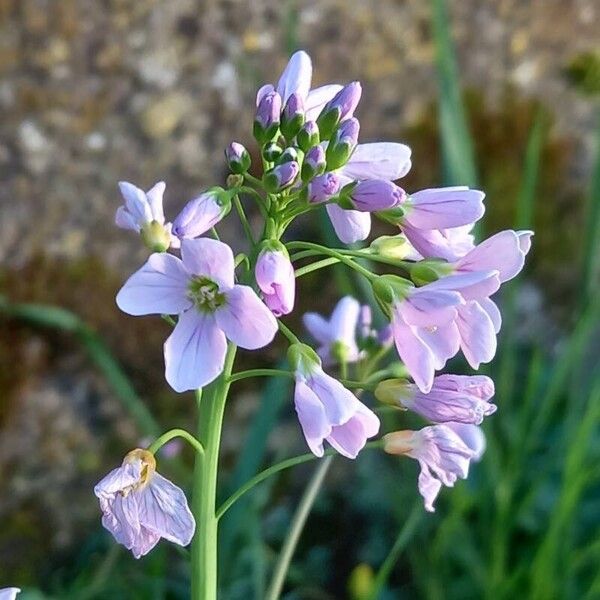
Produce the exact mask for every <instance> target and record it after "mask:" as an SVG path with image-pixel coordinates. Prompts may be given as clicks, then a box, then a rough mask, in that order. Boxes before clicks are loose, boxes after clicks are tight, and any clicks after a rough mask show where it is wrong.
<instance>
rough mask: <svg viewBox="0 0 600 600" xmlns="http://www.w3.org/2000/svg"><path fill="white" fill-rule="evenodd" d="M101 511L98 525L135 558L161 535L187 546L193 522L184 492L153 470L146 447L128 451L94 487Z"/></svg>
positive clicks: (150, 548) (142, 554)
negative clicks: (100, 521) (119, 464)
mask: <svg viewBox="0 0 600 600" xmlns="http://www.w3.org/2000/svg"><path fill="white" fill-rule="evenodd" d="M94 493H95V494H96V496H97V497H98V499H99V501H100V509H101V510H102V525H104V527H105V528H106V529H108V531H110V533H112V535H113V536H114V538H115V539H116V540H117V542H119V544H123V546H125V547H126V548H127V549H128V550H131V552H132V553H133V556H134V557H135V558H140V557H141V556H144V555H145V554H148V552H150V550H152V548H154V546H156V544H157V543H158V541H159V540H160V538H164V539H166V540H169V541H170V542H173V543H175V544H179V545H180V546H187V545H188V544H189V543H190V542H191V540H192V537H193V536H194V531H195V528H196V523H195V521H194V517H193V516H192V513H191V512H190V509H189V508H188V504H187V500H186V498H185V494H184V493H183V491H182V490H181V489H179V488H178V487H177V486H176V485H175V484H173V483H172V482H170V481H169V480H168V479H166V478H164V477H163V476H162V475H159V474H158V473H157V472H156V460H155V459H154V456H153V455H152V454H151V453H150V452H148V451H147V450H140V449H137V450H132V451H131V452H130V453H129V454H127V456H126V457H125V459H124V460H123V464H122V465H121V466H120V467H119V468H117V469H114V470H112V471H111V472H110V473H109V474H108V475H107V476H106V477H104V479H102V480H101V481H100V482H99V483H98V484H97V485H96V487H95V488H94Z"/></svg>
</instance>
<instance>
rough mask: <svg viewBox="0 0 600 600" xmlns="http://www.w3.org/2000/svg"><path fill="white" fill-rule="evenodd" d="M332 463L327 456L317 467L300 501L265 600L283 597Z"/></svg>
mask: <svg viewBox="0 0 600 600" xmlns="http://www.w3.org/2000/svg"><path fill="white" fill-rule="evenodd" d="M332 461H333V456H327V457H326V458H324V459H323V460H322V461H321V464H320V465H319V466H318V467H317V469H316V471H315V473H314V474H313V476H312V478H311V480H310V482H309V485H308V487H307V488H306V491H305V492H304V494H303V496H302V499H301V500H300V504H299V505H298V508H297V510H296V513H295V515H294V518H293V520H292V523H291V525H290V528H289V530H288V532H287V535H286V537H285V541H284V542H283V547H282V548H281V553H280V554H279V558H278V559H277V564H276V565H275V570H274V572H273V577H272V579H271V585H269V589H268V590H267V595H266V596H265V600H278V598H279V597H280V595H281V590H282V589H283V584H284V583H285V577H286V575H287V572H288V568H289V566H290V562H291V560H292V556H293V554H294V550H295V549H296V546H297V544H298V540H299V539H300V534H301V533H302V529H303V528H304V524H305V523H306V519H307V518H308V514H309V513H310V510H311V508H312V506H313V504H314V503H315V500H316V499H317V494H318V492H319V490H320V488H321V484H322V483H323V480H324V479H325V475H327V471H328V470H329V467H330V466H331V462H332Z"/></svg>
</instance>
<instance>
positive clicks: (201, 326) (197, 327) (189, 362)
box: [164, 309, 227, 392]
mask: <svg viewBox="0 0 600 600" xmlns="http://www.w3.org/2000/svg"><path fill="white" fill-rule="evenodd" d="M164 351H165V377H166V379H167V381H168V383H169V385H170V386H171V387H172V388H173V389H174V390H175V391H176V392H185V391H188V390H194V389H197V388H199V387H204V386H205V385H206V384H208V383H210V382H211V381H213V380H214V379H216V378H217V377H218V376H219V374H220V373H221V371H222V370H223V365H224V363H225V353H226V351H227V341H226V339H225V334H224V333H223V332H222V331H221V330H220V329H219V327H218V326H217V324H216V323H215V318H214V316H213V315H210V314H204V313H199V312H197V311H196V310H194V309H192V310H188V311H187V312H184V313H183V314H182V315H181V316H180V317H179V321H178V322H177V325H175V329H174V330H173V333H172V334H171V335H170V336H169V338H168V339H167V341H166V342H165V346H164Z"/></svg>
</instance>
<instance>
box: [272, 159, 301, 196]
mask: <svg viewBox="0 0 600 600" xmlns="http://www.w3.org/2000/svg"><path fill="white" fill-rule="evenodd" d="M299 172H300V166H299V165H298V163H297V162H296V161H295V160H289V161H287V162H283V163H281V164H279V165H277V166H276V167H273V168H272V169H271V170H270V171H267V172H266V173H265V174H264V176H263V182H264V184H265V187H266V188H267V189H268V190H269V191H271V192H277V191H279V190H282V189H283V188H286V187H289V186H290V185H292V184H293V183H294V181H295V180H296V177H298V173H299Z"/></svg>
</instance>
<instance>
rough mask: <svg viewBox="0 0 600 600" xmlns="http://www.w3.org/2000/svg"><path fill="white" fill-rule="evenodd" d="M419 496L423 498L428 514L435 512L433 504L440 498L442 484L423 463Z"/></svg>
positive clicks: (419, 480) (419, 482)
mask: <svg viewBox="0 0 600 600" xmlns="http://www.w3.org/2000/svg"><path fill="white" fill-rule="evenodd" d="M419 462H420V461H419ZM418 485H419V494H421V496H422V497H423V500H424V504H425V510H426V511H428V512H435V508H434V506H433V503H434V502H435V499H436V498H437V497H438V494H439V493H440V490H441V489H442V482H441V481H440V480H439V479H436V478H435V477H434V476H433V475H432V474H431V471H430V470H429V467H428V466H427V465H426V464H424V463H422V462H421V472H420V473H419V479H418Z"/></svg>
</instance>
